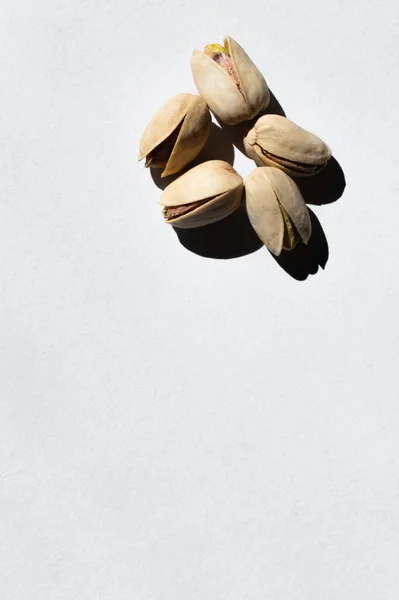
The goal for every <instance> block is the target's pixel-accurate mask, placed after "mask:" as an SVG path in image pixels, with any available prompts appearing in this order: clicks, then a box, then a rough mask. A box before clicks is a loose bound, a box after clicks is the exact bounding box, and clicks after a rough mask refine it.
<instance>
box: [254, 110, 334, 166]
mask: <svg viewBox="0 0 399 600" xmlns="http://www.w3.org/2000/svg"><path fill="white" fill-rule="evenodd" d="M244 146H245V150H246V152H247V154H248V156H249V157H250V158H252V159H253V160H254V161H255V162H256V164H257V165H258V166H274V167H278V168H279V169H282V170H283V171H284V172H285V173H287V174H288V175H291V176H296V177H297V176H301V175H302V176H304V175H312V174H313V173H314V172H315V169H313V167H315V166H316V167H317V166H319V167H320V169H319V170H321V168H323V167H324V166H325V165H326V164H327V162H328V160H329V159H330V158H331V150H330V148H329V147H328V146H327V144H325V143H324V142H323V140H321V139H320V138H319V137H317V135H314V134H313V133H311V132H310V131H307V130H306V129H303V128H302V127H300V126H299V125H297V124H296V123H294V122H293V121H290V120H289V119H287V118H286V117H281V116H279V115H264V116H263V117H260V118H259V119H258V120H257V121H256V123H255V125H254V127H253V128H252V129H251V130H250V131H249V133H248V135H247V136H246V137H245V139H244ZM262 149H263V150H264V151H266V152H268V153H270V154H273V155H274V156H275V157H280V158H281V160H277V159H273V158H272V157H269V156H265V155H264V154H263V153H262ZM288 161H289V162H292V163H300V164H302V165H308V166H309V169H308V170H307V171H306V169H305V167H303V168H302V170H298V169H295V168H293V167H291V166H290V165H289V163H288Z"/></svg>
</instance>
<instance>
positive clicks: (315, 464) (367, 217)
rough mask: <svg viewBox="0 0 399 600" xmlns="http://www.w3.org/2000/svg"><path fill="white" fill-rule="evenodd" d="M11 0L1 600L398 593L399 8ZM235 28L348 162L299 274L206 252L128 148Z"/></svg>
mask: <svg viewBox="0 0 399 600" xmlns="http://www.w3.org/2000/svg"><path fill="white" fill-rule="evenodd" d="M0 17H1V18H0V57H1V58H0V62H1V65H0V67H1V68H0V82H1V94H0V109H1V110H0V123H1V125H0V134H1V146H0V190H1V195H0V218H1V236H0V249H1V252H0V263H1V272H0V282H1V307H0V310H1V316H2V325H1V331H2V334H1V341H0V345H1V355H0V364H1V375H0V377H1V400H0V402H1V419H0V439H1V454H0V461H1V462H0V485H1V490H0V491H1V506H0V522H1V536H0V538H1V543H0V580H1V585H0V588H1V597H2V600H38V599H40V600H54V599H57V600H72V599H77V600H83V599H84V600H132V599H136V598H137V600H169V599H170V600H189V599H192V600H205V599H209V600H213V599H220V600H222V599H223V600H224V599H225V600H246V599H253V600H257V599H261V598H262V599H272V600H347V599H348V600H349V599H350V600H355V599H356V600H357V599H359V600H360V599H361V600H377V599H378V600H380V599H381V600H397V598H398V590H399V569H398V564H399V436H398V429H399V409H398V406H399V372H398V354H399V329H398V293H399V275H398V269H397V257H398V253H399V238H398V235H397V229H398V225H397V223H398V219H399V198H398V196H399V192H398V188H399V186H398V177H397V173H398V145H397V135H398V133H397V132H398V130H399V117H398V109H397V97H398V55H399V46H398V43H397V30H398V26H399V14H398V11H397V8H396V3H395V2H394V1H393V0H390V1H386V2H375V0H373V1H371V0H363V1H359V0H358V1H357V2H352V3H348V2H341V1H332V2H328V3H326V2H322V3H321V2H319V1H316V0H304V1H302V2H293V0H291V1H290V2H287V1H284V0H278V1H277V0H270V1H268V2H254V3H248V2H236V1H232V0H228V1H227V0H218V1H215V0H212V1H210V0H202V1H201V2H199V3H195V4H192V3H189V2H187V3H183V2H176V1H170V2H161V1H160V0H158V2H155V1H153V0H113V1H112V2H111V1H105V0H102V1H101V0H100V1H98V2H93V1H89V0H87V1H86V0H81V1H80V2H79V1H77V0H68V1H67V0H64V1H60V0H37V1H35V2H32V1H31V0H13V1H11V0H9V1H7V0H2V2H1V3H0ZM225 33H229V34H230V35H232V36H233V37H235V38H236V39H237V40H238V41H240V42H241V43H242V45H243V46H244V48H245V49H246V50H247V51H248V53H249V55H250V56H251V57H252V58H253V59H254V61H255V62H256V64H257V65H258V66H259V68H260V69H261V70H262V71H263V72H264V74H265V76H266V78H267V80H268V82H269V84H270V85H271V87H272V90H273V92H274V93H275V94H276V96H277V97H278V99H279V100H280V102H281V103H282V105H283V106H284V108H285V110H286V112H287V114H288V115H289V116H290V117H291V118H292V119H294V120H296V121H298V122H299V124H301V125H302V126H304V127H306V128H308V129H310V130H311V131H314V132H315V133H316V134H318V135H320V136H321V137H322V138H323V139H325V140H327V141H328V142H329V144H330V145H331V147H332V148H333V151H334V154H335V156H336V158H337V159H338V161H339V162H340V164H341V165H342V167H343V169H344V171H345V175H346V180H347V188H346V191H345V194H344V196H343V198H342V199H341V200H339V201H338V202H336V203H334V204H331V205H328V206H320V207H315V209H314V211H315V213H316V214H317V215H318V217H319V219H320V221H321V223H322V225H323V227H324V229H325V232H326V235H327V238H328V242H329V246H330V259H329V262H328V263H327V267H326V270H325V271H321V270H320V271H319V273H318V274H317V275H315V276H311V277H309V278H308V279H307V280H306V281H305V282H297V281H295V280H294V279H292V278H290V277H289V276H288V275H287V274H286V273H285V272H284V271H283V270H282V269H280V267H279V266H278V265H277V263H276V262H275V261H274V260H273V259H272V258H271V257H270V256H269V255H268V253H267V252H266V251H265V250H260V251H258V252H256V253H254V254H250V255H248V256H246V257H243V258H239V259H235V260H230V261H218V260H212V259H206V258H201V257H199V256H197V255H195V254H193V253H190V252H188V251H187V250H186V249H185V248H184V247H183V246H182V245H180V244H179V242H178V239H177V237H176V235H175V234H174V232H173V230H172V229H170V228H168V227H167V226H165V225H164V224H163V223H162V218H161V215H160V210H159V207H157V205H156V201H157V199H158V195H159V190H157V188H156V187H155V186H154V185H153V182H152V180H151V177H150V174H149V172H148V171H147V170H145V169H144V168H143V167H142V164H140V165H137V164H136V154H137V147H138V141H139V137H140V134H141V132H142V129H143V127H144V125H145V123H146V121H147V120H148V119H149V118H150V117H151V115H152V113H153V112H154V111H155V110H156V109H157V108H158V107H159V106H160V105H161V104H162V103H163V102H164V101H165V100H166V99H167V98H168V97H169V96H171V95H173V94H175V93H177V92H180V91H188V92H193V91H195V90H194V86H193V83H192V80H191V74H190V70H189V58H190V55H191V50H192V49H193V48H201V47H203V45H205V44H206V43H208V42H212V41H220V40H221V39H222V37H223V34H225ZM235 166H236V168H237V169H238V170H239V171H240V172H241V173H242V174H243V175H247V174H248V173H249V171H250V169H251V168H252V167H251V164H250V163H249V161H248V160H247V159H245V158H244V157H243V156H241V155H240V153H239V152H236V161H235Z"/></svg>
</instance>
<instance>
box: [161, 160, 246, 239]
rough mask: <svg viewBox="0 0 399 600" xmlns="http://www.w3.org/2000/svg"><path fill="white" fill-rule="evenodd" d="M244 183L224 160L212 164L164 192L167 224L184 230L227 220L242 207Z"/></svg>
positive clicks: (194, 170)
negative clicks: (226, 218)
mask: <svg viewBox="0 0 399 600" xmlns="http://www.w3.org/2000/svg"><path fill="white" fill-rule="evenodd" d="M243 186H244V182H243V180H242V177H241V176H240V175H239V174H238V173H237V172H236V171H235V170H234V169H233V167H232V166H231V165H230V164H229V163H227V162H225V161H223V160H209V161H207V162H204V163H202V164H200V165H198V166H196V167H193V168H192V169H190V171H187V172H186V173H184V175H181V176H180V177H179V178H178V179H175V181H173V182H172V183H171V184H170V185H168V187H167V188H166V189H165V190H164V191H163V193H162V195H161V199H160V201H159V204H160V205H161V206H164V207H165V208H164V209H163V214H164V217H165V221H166V222H167V223H170V224H171V225H175V226H176V227H181V228H191V227H201V226H203V225H209V224H210V223H214V222H215V221H220V220H221V219H224V218H225V217H227V216H228V215H230V214H231V213H233V212H234V211H235V210H236V209H237V208H238V206H239V205H240V202H241V198H242V192H243Z"/></svg>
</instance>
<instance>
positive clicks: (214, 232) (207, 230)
mask: <svg viewBox="0 0 399 600" xmlns="http://www.w3.org/2000/svg"><path fill="white" fill-rule="evenodd" d="M173 229H174V230H175V233H176V235H177V237H178V238H179V241H180V243H181V244H182V246H184V247H185V248H186V249H187V250H190V252H194V254H198V255H199V256H204V257H205V258H222V259H227V258H238V257H239V256H245V255H246V254H251V253H252V252H256V250H259V248H262V246H263V244H262V242H261V241H260V239H259V238H258V236H257V235H256V233H255V231H254V230H253V229H252V227H251V224H250V222H249V219H248V216H247V213H246V210H245V204H244V202H241V204H240V206H239V207H238V209H237V210H236V211H235V212H234V213H233V214H231V215H229V216H228V217H226V218H225V219H223V220H222V221H218V222H217V223H212V224H211V225H205V226H204V227H196V228H195V229H180V228H178V227H173Z"/></svg>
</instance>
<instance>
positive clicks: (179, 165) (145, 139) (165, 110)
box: [138, 94, 212, 177]
mask: <svg viewBox="0 0 399 600" xmlns="http://www.w3.org/2000/svg"><path fill="white" fill-rule="evenodd" d="M182 122H183V123H182ZM211 122H212V121H211V115H210V113H209V110H208V107H207V105H206V103H205V101H204V100H203V99H202V98H201V97H200V96H197V95H194V94H177V96H173V98H170V99H169V100H168V101H167V102H166V103H165V104H164V105H163V106H162V107H161V108H160V109H159V110H158V111H157V112H156V113H155V115H154V116H153V117H152V119H151V121H150V122H149V123H148V125H147V127H146V128H145V130H144V133H143V135H142V138H141V141H140V151H139V158H138V160H139V161H140V160H142V159H143V158H145V157H146V156H148V155H149V154H150V152H152V151H153V150H154V149H155V148H156V147H157V146H159V145H160V144H161V143H162V142H163V141H165V140H166V138H167V137H169V135H170V134H171V133H172V132H173V131H174V130H175V129H176V128H177V127H178V126H179V124H180V123H182V126H181V129H180V131H179V135H178V137H177V139H176V142H175V144H174V147H173V150H172V153H171V155H170V157H169V160H168V162H167V165H166V167H165V169H164V171H163V172H162V175H161V177H167V176H168V175H173V174H175V173H178V172H179V171H181V170H182V169H183V168H184V167H185V166H186V165H188V164H189V163H190V162H191V161H192V160H193V159H194V158H195V157H196V156H197V155H198V154H199V153H200V151H201V150H202V148H203V147H204V145H205V143H206V140H207V139H208V136H209V133H210V130H211Z"/></svg>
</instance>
